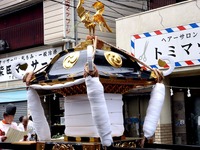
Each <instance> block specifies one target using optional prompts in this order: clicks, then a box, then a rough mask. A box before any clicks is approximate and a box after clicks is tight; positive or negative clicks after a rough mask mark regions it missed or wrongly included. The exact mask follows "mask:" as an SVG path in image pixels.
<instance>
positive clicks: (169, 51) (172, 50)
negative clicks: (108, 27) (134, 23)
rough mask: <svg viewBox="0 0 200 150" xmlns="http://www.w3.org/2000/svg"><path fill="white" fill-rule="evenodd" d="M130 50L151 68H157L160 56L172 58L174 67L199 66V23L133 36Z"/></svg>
mask: <svg viewBox="0 0 200 150" xmlns="http://www.w3.org/2000/svg"><path fill="white" fill-rule="evenodd" d="M131 50H132V53H133V54H134V55H135V57H136V58H138V59H140V60H141V61H143V62H145V63H146V64H148V65H150V66H151V67H152V68H159V67H158V65H157V63H158V59H159V58H160V57H161V56H169V57H172V58H173V59H174V61H175V65H176V67H181V66H191V65H199V64H200V23H192V24H189V25H186V26H178V27H176V28H167V29H165V30H157V31H154V32H151V33H149V32H146V33H143V34H140V35H139V34H137V35H133V36H132V37H131Z"/></svg>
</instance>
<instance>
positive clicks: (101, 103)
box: [85, 76, 113, 146]
mask: <svg viewBox="0 0 200 150" xmlns="http://www.w3.org/2000/svg"><path fill="white" fill-rule="evenodd" d="M85 83H86V86H87V94H88V99H89V101H90V106H91V112H92V117H93V120H94V123H95V125H96V127H97V131H98V134H99V136H100V139H101V143H102V145H103V146H110V145H111V144H112V142H113V140H112V136H111V125H110V119H109V115H108V109H107V105H106V101H105V97H104V89H103V86H102V84H101V82H100V81H99V78H98V77H93V78H92V77H91V76H88V77H86V79H85Z"/></svg>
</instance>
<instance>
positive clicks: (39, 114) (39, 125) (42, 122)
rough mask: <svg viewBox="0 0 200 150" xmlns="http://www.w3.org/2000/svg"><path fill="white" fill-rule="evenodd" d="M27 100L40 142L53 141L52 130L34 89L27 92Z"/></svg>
mask: <svg viewBox="0 0 200 150" xmlns="http://www.w3.org/2000/svg"><path fill="white" fill-rule="evenodd" d="M27 100H28V108H29V110H30V113H31V116H32V118H33V126H34V128H35V132H36V134H37V135H38V139H39V140H40V141H46V140H51V133H50V128H49V125H48V122H47V119H46V117H45V114H44V109H43V107H42V104H41V101H40V97H39V95H38V93H37V92H36V91H35V90H34V89H32V88H29V89H28V91H27Z"/></svg>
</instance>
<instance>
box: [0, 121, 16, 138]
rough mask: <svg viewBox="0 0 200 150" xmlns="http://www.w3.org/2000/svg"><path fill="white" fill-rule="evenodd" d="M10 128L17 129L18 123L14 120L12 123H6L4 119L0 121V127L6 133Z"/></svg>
mask: <svg viewBox="0 0 200 150" xmlns="http://www.w3.org/2000/svg"><path fill="white" fill-rule="evenodd" d="M9 128H13V129H17V123H16V122H12V123H11V124H5V123H3V122H2V121H0V129H1V130H2V131H4V132H5V134H7V132H8V129H9ZM0 142H1V136H0Z"/></svg>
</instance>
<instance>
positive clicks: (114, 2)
mask: <svg viewBox="0 0 200 150" xmlns="http://www.w3.org/2000/svg"><path fill="white" fill-rule="evenodd" d="M106 1H109V2H111V3H113V4H116V5H120V6H123V7H127V8H131V9H136V10H139V11H145V10H144V9H142V8H138V7H134V6H128V5H126V4H122V3H118V2H116V1H112V0H106Z"/></svg>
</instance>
